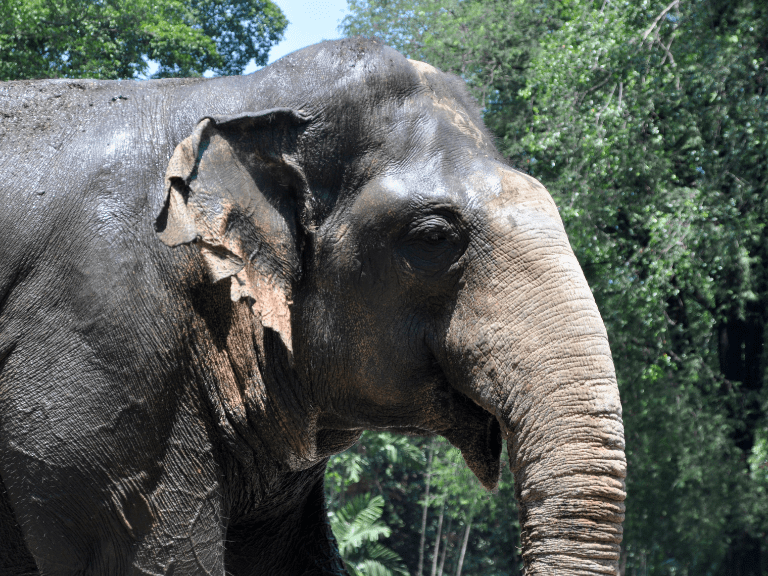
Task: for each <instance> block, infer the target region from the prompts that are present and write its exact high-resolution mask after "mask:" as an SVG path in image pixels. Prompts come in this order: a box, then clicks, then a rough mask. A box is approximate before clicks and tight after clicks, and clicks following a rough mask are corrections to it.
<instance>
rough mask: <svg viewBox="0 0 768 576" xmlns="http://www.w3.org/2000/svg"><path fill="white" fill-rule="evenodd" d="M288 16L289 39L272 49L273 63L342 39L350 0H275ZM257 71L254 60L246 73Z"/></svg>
mask: <svg viewBox="0 0 768 576" xmlns="http://www.w3.org/2000/svg"><path fill="white" fill-rule="evenodd" d="M272 1H273V2H275V4H277V5H278V6H279V7H280V9H281V10H282V11H283V13H284V14H285V16H286V17H287V18H288V22H289V24H288V27H287V28H286V29H285V34H284V36H285V38H284V39H283V41H282V42H280V43H279V44H277V45H276V46H273V47H272V50H270V51H269V62H270V64H271V63H272V62H274V61H275V60H277V59H278V58H281V57H282V56H285V55H286V54H289V53H290V52H293V51H295V50H298V49H299V48H304V47H305V46H309V45H310V44H316V43H317V42H320V41H321V40H333V39H334V38H340V37H341V35H340V34H339V32H338V30H337V29H336V27H337V26H338V25H339V23H340V22H341V19H342V18H344V16H346V15H347V14H348V13H349V11H348V10H347V0H304V1H301V0H272ZM254 70H256V66H255V65H254V64H253V63H251V64H250V65H249V66H248V67H247V68H246V69H245V72H244V73H245V74H248V73H250V72H253V71H254Z"/></svg>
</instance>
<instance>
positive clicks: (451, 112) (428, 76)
mask: <svg viewBox="0 0 768 576" xmlns="http://www.w3.org/2000/svg"><path fill="white" fill-rule="evenodd" d="M408 62H409V63H410V65H411V66H413V68H414V70H415V71H416V74H417V75H418V79H419V82H420V83H421V85H422V86H423V87H424V88H425V90H423V92H422V94H423V95H424V96H425V97H426V98H427V100H428V109H429V111H430V113H431V114H434V115H440V116H442V117H444V118H445V119H446V120H447V121H448V123H450V124H451V125H452V126H453V127H454V128H455V129H456V130H458V132H460V133H461V134H462V135H464V136H465V137H467V138H468V139H469V140H470V141H471V142H472V143H473V144H474V145H476V146H478V147H480V148H487V147H489V146H490V145H491V142H490V139H489V138H488V136H487V134H486V133H485V131H484V130H483V128H482V124H481V123H480V120H479V118H473V117H472V116H473V115H472V114H471V113H470V112H469V111H468V110H467V109H466V106H465V104H464V103H462V102H460V101H459V100H458V99H457V96H458V94H455V93H452V91H450V90H445V89H444V88H445V87H444V86H442V84H443V82H441V80H443V79H445V78H446V77H447V75H445V74H443V73H442V72H440V71H439V70H438V69H437V68H435V67H434V66H431V65H430V64H426V63H425V62H419V61H418V60H408Z"/></svg>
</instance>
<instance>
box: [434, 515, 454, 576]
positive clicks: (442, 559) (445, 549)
mask: <svg viewBox="0 0 768 576" xmlns="http://www.w3.org/2000/svg"><path fill="white" fill-rule="evenodd" d="M451 524H453V518H449V519H448V528H447V529H446V531H445V538H444V540H445V542H444V543H443V555H442V556H441V557H440V569H439V570H438V571H437V576H443V568H444V567H445V557H446V556H447V554H448V534H450V533H451Z"/></svg>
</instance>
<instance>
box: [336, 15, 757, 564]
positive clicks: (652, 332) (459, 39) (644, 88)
mask: <svg viewBox="0 0 768 576" xmlns="http://www.w3.org/2000/svg"><path fill="white" fill-rule="evenodd" d="M350 9H351V12H352V13H351V15H350V16H349V17H347V18H346V19H345V21H344V22H343V25H342V28H343V30H344V31H345V32H346V33H348V34H353V33H362V34H367V35H374V34H377V35H379V36H381V37H382V38H383V39H384V40H385V41H387V42H389V43H390V44H392V45H393V46H394V47H396V48H398V49H400V50H402V51H404V52H405V53H406V54H408V55H409V56H410V57H415V58H418V59H421V60H425V61H427V62H430V63H431V64H434V65H436V66H438V67H440V68H442V69H444V70H446V71H451V72H454V73H456V74H459V75H460V76H461V77H462V78H464V79H465V80H466V81H467V82H468V84H469V86H470V89H471V90H472V91H473V92H474V94H475V96H476V97H478V99H479V101H480V103H481V105H482V107H483V109H484V114H485V119H486V123H487V124H488V125H489V127H490V128H491V129H492V130H493V131H494V132H495V134H496V136H497V143H498V145H499V148H500V149H501V150H502V152H503V153H504V154H505V155H506V156H507V157H508V158H509V159H510V161H511V162H512V163H513V164H515V165H517V166H518V167H520V168H521V169H523V170H525V171H527V172H530V173H532V174H533V175H535V176H536V177H537V178H539V179H540V180H541V181H542V182H543V183H544V184H545V185H546V186H547V187H548V189H549V190H550V192H551V193H552V195H553V197H554V198H555V201H556V203H557V205H558V207H559V209H560V213H561V216H562V218H563V221H564V224H565V226H566V229H567V231H568V234H569V236H570V239H571V243H572V245H573V248H574V251H575V253H576V255H577V257H578V259H579V261H580V262H581V264H582V267H583V269H584V272H585V274H586V276H587V279H588V280H589V283H590V286H591V287H592V290H593V293H594V296H595V299H596V301H597V303H598V306H599V308H600V310H601V313H602V315H603V319H604V320H605V323H606V327H607V329H608V334H609V338H610V340H611V347H612V350H613V354H614V361H615V364H616V368H617V375H618V379H619V386H620V389H621V395H622V402H623V405H624V423H625V429H626V438H627V457H628V464H629V468H628V478H627V490H628V499H627V518H626V521H625V524H624V526H625V537H624V544H623V557H622V566H623V570H625V572H626V573H627V574H721V573H723V572H724V571H725V570H726V566H728V569H729V570H731V572H732V573H734V574H737V573H741V572H738V570H746V568H743V567H744V566H752V568H751V569H752V570H753V573H760V571H761V570H762V571H763V572H766V571H768V564H767V563H768V498H766V490H768V482H767V480H766V477H767V475H766V473H765V471H766V466H768V464H766V446H767V445H768V439H766V438H767V437H766V433H765V430H766V429H767V428H768V416H767V415H768V386H767V385H766V370H767V369H768V362H767V361H768V351H767V350H766V347H765V344H764V341H765V337H766V326H768V272H767V269H766V264H765V263H766V262H768V230H767V229H766V223H767V222H768V193H766V192H767V191H766V186H767V185H768V173H767V172H766V170H767V169H768V158H767V156H768V106H766V97H765V92H766V88H768V64H767V62H768V42H766V39H765V30H766V29H767V28H768V26H767V25H768V7H766V5H765V4H764V3H761V2H757V1H750V0H736V1H731V2H723V1H721V0H679V1H678V2H672V3H670V2H669V1H668V0H661V1H657V0H638V1H636V2H615V1H613V0H599V1H597V2H591V1H583V2H575V1H572V0H564V1H561V2H554V3H553V2H546V1H543V2H537V1H533V2H518V1H516V0H498V1H492V2H480V1H476V0H462V1H460V2H454V3H439V4H438V3H436V2H430V1H420V0H393V1H390V0H369V1H367V2H361V1H359V0H350ZM394 475H395V476H396V475H397V474H394ZM438 477H439V475H438V474H436V475H435V478H434V479H433V482H434V484H435V486H437V484H438V482H439V481H438ZM456 484H457V486H458V487H459V488H460V484H461V483H460V482H457V483H456ZM435 490H436V492H437V491H440V490H442V488H437V487H436V488H435ZM448 492H450V490H448ZM458 492H459V493H460V492H461V490H460V489H459V490H458ZM469 494H471V489H469V488H468V489H467V496H466V499H467V501H469V500H472V499H473V496H470V495H469ZM444 497H446V498H447V496H444ZM460 497H461V496H457V497H455V498H456V499H455V500H454V501H453V505H454V506H456V502H458V499H459V498H460ZM449 508H450V506H449ZM489 510H490V511H491V512H490V513H492V510H493V508H490V509H489ZM486 513H487V512H485V511H484V512H482V513H479V514H478V516H479V517H482V516H483V515H484V514H486ZM761 550H762V564H761V565H758V564H759V562H760V555H761ZM470 553H471V554H470ZM470 553H468V556H469V557H470V558H472V557H473V556H474V557H482V554H483V553H482V552H479V551H478V550H477V549H472V550H470ZM403 556H404V557H406V556H407V555H406V554H405V553H403ZM737 567H741V568H737ZM734 570H736V571H734ZM465 573H471V572H469V571H465ZM483 573H485V572H483ZM743 573H745V574H746V573H747V572H743Z"/></svg>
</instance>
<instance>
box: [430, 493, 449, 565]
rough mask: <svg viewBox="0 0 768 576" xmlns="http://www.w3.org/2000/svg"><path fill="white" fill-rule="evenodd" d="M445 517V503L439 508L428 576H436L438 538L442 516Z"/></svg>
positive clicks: (441, 527)
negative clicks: (430, 569) (430, 568)
mask: <svg viewBox="0 0 768 576" xmlns="http://www.w3.org/2000/svg"><path fill="white" fill-rule="evenodd" d="M444 515H445V502H443V505H442V506H440V517H439V518H438V520H437V537H435V548H434V550H432V571H431V572H430V573H429V576H435V575H436V574H437V556H438V553H439V552H440V536H441V535H442V529H443V516H444Z"/></svg>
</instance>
